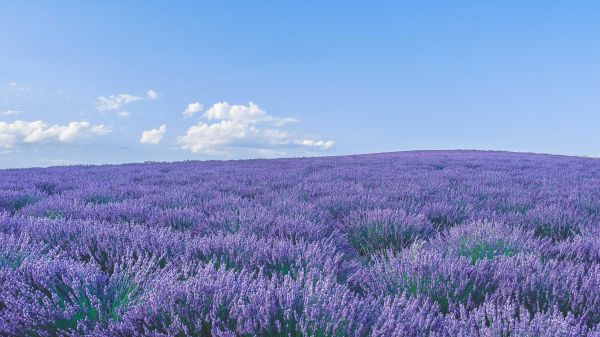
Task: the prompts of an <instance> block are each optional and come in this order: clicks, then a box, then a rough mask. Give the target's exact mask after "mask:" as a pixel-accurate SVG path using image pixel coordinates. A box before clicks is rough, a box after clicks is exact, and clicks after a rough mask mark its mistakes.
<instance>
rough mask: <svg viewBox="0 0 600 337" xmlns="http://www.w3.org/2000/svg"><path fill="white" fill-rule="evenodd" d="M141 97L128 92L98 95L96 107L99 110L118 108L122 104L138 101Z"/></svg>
mask: <svg viewBox="0 0 600 337" xmlns="http://www.w3.org/2000/svg"><path fill="white" fill-rule="evenodd" d="M141 99H142V97H140V96H133V95H129V94H119V95H110V96H108V97H104V96H100V97H98V102H97V103H96V107H97V108H98V110H99V111H109V110H119V109H120V108H121V107H122V106H124V105H127V104H129V103H131V102H135V101H139V100H141Z"/></svg>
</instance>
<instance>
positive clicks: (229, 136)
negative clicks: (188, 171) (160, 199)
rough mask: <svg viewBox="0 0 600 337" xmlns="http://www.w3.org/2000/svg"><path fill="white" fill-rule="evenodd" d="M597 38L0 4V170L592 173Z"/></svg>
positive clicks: (297, 15)
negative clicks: (395, 159)
mask: <svg viewBox="0 0 600 337" xmlns="http://www.w3.org/2000/svg"><path fill="white" fill-rule="evenodd" d="M599 32H600V5H598V4H597V2H594V1H589V2H585V1H579V2H572V1H554V2H551V3H550V2H542V1H529V2H526V3H525V2H520V1H502V2H495V3H492V2H462V1H451V2H450V1H444V2H442V1H439V2H428V1H420V2H411V3H409V2H398V1H394V2H391V1H390V2H385V1H377V2H353V1H351V2H328V3H324V2H318V1H302V2H300V1H298V2H291V1H285V2H283V1H279V2H275V1H272V2H270V1H244V2H242V1H240V2H210V3H208V2H207V3H200V2H192V1H190V2H183V1H180V2H166V1H164V2H158V1H157V2H148V1H137V2H136V1H128V2H122V1H102V2H101V1H98V2H95V3H92V2H83V1H61V2H48V1H39V2H37V1H31V2H29V1H28V2H17V1H14V2H8V1H6V2H1V3H0V167H28V166H48V165H61V164H74V163H86V164H87V163H122V162H139V161H148V160H152V161H173V160H184V159H230V158H257V157H267V158H268V157H287V156H307V155H338V154H354V153H369V152H382V151H395V150H412V149H496V150H509V151H532V152H546V153H559V154H573V155H589V156H600V136H599V135H600V33H599ZM188 107H189V109H188ZM186 110H187V111H188V113H184V111H186ZM144 132H146V133H144Z"/></svg>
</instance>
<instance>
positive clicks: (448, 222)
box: [0, 151, 600, 336]
mask: <svg viewBox="0 0 600 337" xmlns="http://www.w3.org/2000/svg"><path fill="white" fill-rule="evenodd" d="M599 262H600V160H595V159H585V158H573V157H559V156H548V155H533V154H514V153H503V152H477V151H445V152H443V151H430V152H401V153H387V154H375V155H362V156H349V157H330V158H309V159H281V160H251V161H228V162H181V163H174V164H162V163H153V164H135V165H120V166H76V167H56V168H48V169H24V170H4V171H0V335H2V336H5V335H6V336H22V335H27V336H55V335H59V336H63V335H65V336H66V335H69V336H70V335H94V336H144V335H154V336H163V335H165V336H477V335H481V336H585V335H596V334H598V335H600V326H599V323H600V264H599Z"/></svg>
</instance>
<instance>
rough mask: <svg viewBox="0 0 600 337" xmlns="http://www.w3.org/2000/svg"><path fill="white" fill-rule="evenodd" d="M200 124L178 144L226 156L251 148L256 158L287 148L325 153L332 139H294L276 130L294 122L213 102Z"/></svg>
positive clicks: (247, 107) (249, 108) (258, 110)
mask: <svg viewBox="0 0 600 337" xmlns="http://www.w3.org/2000/svg"><path fill="white" fill-rule="evenodd" d="M203 118H204V120H203V121H200V122H199V123H198V124H196V125H194V126H192V127H190V128H189V129H188V130H187V132H186V134H185V135H183V136H180V137H178V143H179V145H180V146H181V147H182V148H183V149H186V150H190V151H192V152H195V153H208V154H227V153H229V152H230V150H233V149H240V148H243V149H252V150H253V153H255V154H258V155H259V156H265V155H266V156H274V154H282V153H285V152H284V151H283V150H284V149H286V148H302V149H306V150H327V149H330V148H331V147H333V146H334V144H335V142H334V141H332V140H321V139H313V138H307V137H296V136H294V135H293V134H292V133H291V132H290V131H288V130H281V129H278V128H276V127H280V126H283V125H285V124H287V123H290V122H295V121H297V120H296V119H295V118H281V117H276V116H272V115H269V114H267V113H266V112H265V111H264V110H263V109H261V108H260V107H259V106H258V105H256V104H254V103H252V102H250V103H249V104H248V105H232V104H229V103H227V102H221V103H216V104H214V105H213V106H212V107H210V108H209V109H208V110H207V111H206V112H205V113H204V114H203Z"/></svg>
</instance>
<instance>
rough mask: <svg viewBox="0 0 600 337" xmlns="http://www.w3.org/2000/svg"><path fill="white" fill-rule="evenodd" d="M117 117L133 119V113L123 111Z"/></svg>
mask: <svg viewBox="0 0 600 337" xmlns="http://www.w3.org/2000/svg"><path fill="white" fill-rule="evenodd" d="M117 115H118V116H119V117H131V113H130V112H129V111H121V112H119V113H118V114H117Z"/></svg>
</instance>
